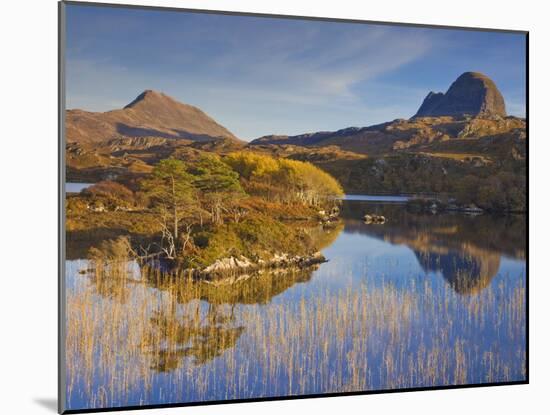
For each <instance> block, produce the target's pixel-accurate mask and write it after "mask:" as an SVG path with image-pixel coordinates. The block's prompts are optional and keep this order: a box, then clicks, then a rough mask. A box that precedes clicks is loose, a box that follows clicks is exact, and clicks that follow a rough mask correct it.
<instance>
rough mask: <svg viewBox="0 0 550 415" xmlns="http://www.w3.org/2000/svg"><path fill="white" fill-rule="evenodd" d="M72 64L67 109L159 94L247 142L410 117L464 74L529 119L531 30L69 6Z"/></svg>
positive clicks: (511, 111)
mask: <svg viewBox="0 0 550 415" xmlns="http://www.w3.org/2000/svg"><path fill="white" fill-rule="evenodd" d="M66 58H67V80H66V86H67V88H66V91H67V97H66V98H67V107H68V108H81V109H85V110H90V111H107V110H111V109H115V108H120V107H123V106H124V105H126V104H128V103H129V102H130V101H132V100H133V99H134V98H135V97H136V96H137V95H139V93H141V92H142V91H143V90H145V89H155V90H159V91H162V92H164V93H166V94H168V95H170V96H172V97H174V98H176V99H178V100H180V101H182V102H184V103H187V104H191V105H195V106H197V107H199V108H201V109H202V110H203V111H205V112H206V113H208V114H209V115H211V116H212V117H213V118H214V119H215V120H216V121H218V122H219V123H220V124H222V125H224V126H225V127H227V128H228V129H229V130H231V131H232V132H233V133H234V134H236V135H237V136H238V137H240V138H242V139H245V140H251V139H254V138H257V137H260V136H262V135H266V134H300V133H305V132H313V131H328V130H337V129H340V128H345V127H350V126H357V127H362V126H367V125H371V124H376V123H379V122H384V121H389V120H393V119H395V118H408V117H410V116H412V115H413V114H414V113H415V112H416V110H417V109H418V107H419V106H420V104H421V102H422V100H423V98H424V97H425V96H426V94H427V93H428V92H429V91H443V92H444V91H446V90H447V89H448V87H449V86H450V84H451V82H452V81H454V80H455V79H456V78H457V77H458V76H459V75H460V74H461V73H463V72H466V71H479V72H482V73H485V74H486V75H488V76H489V77H491V78H492V79H493V80H494V81H495V83H496V84H497V86H498V87H499V89H500V90H501V92H502V93H503V95H504V98H505V100H506V106H507V110H508V113H509V114H512V115H518V116H525V77H526V73H525V37H524V35H522V34H511V33H495V32H479V31H459V30H441V29H428V28H412V27H400V26H387V25H374V24H352V23H334V22H321V21H311V20H294V19H275V18H261V17H250V16H227V15H213V14H198V13H186V12H173V11H157V10H154V11H152V10H140V9H122V8H110V7H96V6H94V7H91V6H78V5H68V6H67V51H66Z"/></svg>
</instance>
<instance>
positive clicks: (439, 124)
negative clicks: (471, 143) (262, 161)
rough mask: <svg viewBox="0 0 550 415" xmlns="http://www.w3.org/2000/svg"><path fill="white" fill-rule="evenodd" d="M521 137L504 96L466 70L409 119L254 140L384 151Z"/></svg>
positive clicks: (488, 81) (519, 122)
mask: <svg viewBox="0 0 550 415" xmlns="http://www.w3.org/2000/svg"><path fill="white" fill-rule="evenodd" d="M483 137H492V138H498V137H502V138H512V139H514V138H517V139H524V138H525V120H523V119H521V118H517V117H512V116H506V109H505V103H504V98H503V97H502V94H501V93H500V91H499V90H498V88H497V87H496V85H495V84H494V82H493V81H492V80H491V79H489V78H488V77H487V76H486V75H483V74H480V73H477V72H466V73H464V74H462V75H461V76H459V77H458V78H457V79H456V80H455V81H454V82H453V83H452V85H451V86H450V88H449V90H448V91H447V92H446V93H445V94H443V93H441V92H440V93H435V92H430V93H429V94H428V95H427V96H426V98H425V99H424V101H423V103H422V105H421V106H420V108H419V110H418V111H417V113H416V114H415V115H414V116H413V117H412V118H411V119H408V120H407V119H396V120H393V121H390V122H385V123H382V124H376V125H372V126H369V127H361V128H359V127H349V128H343V129H340V130H337V131H332V132H327V131H322V132H316V133H306V134H299V135H294V136H285V135H268V136H263V137H260V138H257V139H255V140H253V141H251V142H250V144H249V145H250V146H255V145H264V146H265V145H287V144H288V145H298V146H305V147H324V146H338V147H340V148H341V149H342V150H346V151H353V152H357V153H363V154H368V153H375V154H380V153H386V152H390V151H393V150H403V149H408V148H412V147H415V146H416V147H418V146H426V145H430V144H432V143H437V142H443V141H448V140H453V139H478V138H483Z"/></svg>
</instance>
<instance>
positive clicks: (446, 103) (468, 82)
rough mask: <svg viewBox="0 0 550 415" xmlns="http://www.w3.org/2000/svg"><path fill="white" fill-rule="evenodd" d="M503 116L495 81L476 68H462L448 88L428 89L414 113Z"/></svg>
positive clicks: (501, 101)
mask: <svg viewBox="0 0 550 415" xmlns="http://www.w3.org/2000/svg"><path fill="white" fill-rule="evenodd" d="M461 115H473V116H501V117H505V116H506V107H505V104H504V98H503V97H502V94H501V93H500V91H499V90H498V88H497V86H496V85H495V83H494V82H493V81H492V80H491V79H490V78H489V77H487V76H486V75H483V74H481V73H479V72H465V73H463V74H462V75H460V76H459V77H458V78H457V79H456V81H454V82H453V83H452V85H451V87H450V88H449V90H448V91H447V92H446V93H445V94H443V93H441V92H437V93H436V92H430V93H429V94H428V95H427V96H426V98H425V99H424V101H423V102H422V105H421V106H420V108H419V109H418V112H417V113H416V114H415V116H414V117H441V116H461Z"/></svg>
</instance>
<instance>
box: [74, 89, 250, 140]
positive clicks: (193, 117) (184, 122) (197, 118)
mask: <svg viewBox="0 0 550 415" xmlns="http://www.w3.org/2000/svg"><path fill="white" fill-rule="evenodd" d="M66 115H67V117H66V137H67V138H66V139H67V142H69V143H71V142H77V143H102V142H108V141H109V140H113V139H123V138H136V137H149V138H153V139H154V138H165V139H179V140H188V141H190V142H196V141H198V142H206V141H213V140H230V141H232V142H238V143H242V141H241V140H239V139H238V138H237V137H236V136H235V135H233V133H231V132H230V131H229V130H228V129H226V128H225V127H223V126H222V125H220V124H218V123H217V122H216V121H215V120H214V119H212V118H211V117H210V116H208V115H207V114H206V113H204V112H203V111H201V110H200V109H199V108H197V107H194V106H192V105H187V104H183V103H181V102H178V101H176V100H175V99H174V98H172V97H169V96H168V95H165V94H164V93H161V92H157V91H153V90H145V91H144V92H142V93H141V94H140V95H138V96H137V97H136V98H135V99H134V100H133V101H132V102H131V103H129V104H128V105H126V106H125V107H124V108H122V109H117V110H112V111H107V112H89V111H83V110H79V109H73V110H67V113H66Z"/></svg>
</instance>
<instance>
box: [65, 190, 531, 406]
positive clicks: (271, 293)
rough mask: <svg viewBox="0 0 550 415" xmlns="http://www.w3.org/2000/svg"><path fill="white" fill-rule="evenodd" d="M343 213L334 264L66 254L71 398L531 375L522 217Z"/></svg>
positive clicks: (330, 242) (120, 399)
mask: <svg viewBox="0 0 550 415" xmlns="http://www.w3.org/2000/svg"><path fill="white" fill-rule="evenodd" d="M365 213H376V214H382V215H384V216H385V217H386V218H387V219H388V220H387V221H386V223H385V224H384V225H366V224H364V223H363V222H362V221H361V218H362V217H363V215H364V214H365ZM342 215H343V223H342V224H341V225H340V226H339V227H337V228H335V229H323V228H321V227H319V228H317V229H316V230H315V231H314V232H315V233H316V234H315V238H316V240H317V241H318V243H319V246H321V247H323V253H324V255H325V256H326V257H327V258H328V260H329V262H327V263H324V264H321V265H319V266H314V267H310V268H307V269H303V270H296V269H294V270H288V271H286V272H274V271H269V272H264V273H261V274H257V275H250V276H248V278H241V279H239V280H238V281H237V282H230V281H216V282H215V283H211V282H209V283H206V282H197V281H188V280H178V279H177V278H175V277H174V276H173V275H166V274H162V273H160V272H159V270H158V269H154V268H150V267H139V266H138V265H137V264H136V263H133V262H129V263H128V262H124V261H122V262H120V263H116V262H115V263H110V264H109V265H108V266H105V267H99V268H97V267H96V268H93V267H92V265H91V264H90V263H88V262H87V261H67V287H68V288H67V293H68V294H67V296H68V305H67V310H68V317H67V322H68V327H67V350H68V356H67V361H68V364H69V367H68V369H67V378H68V381H69V387H68V394H67V396H68V398H67V400H68V407H69V408H71V409H80V408H90V407H105V406H117V405H139V404H157V403H168V402H196V401H206V400H219V399H242V398H250V397H270V396H286V395H292V394H309V393H315V394H317V393H331V392H343V391H357V390H373V389H374V390H379V389H391V388H408V387H423V386H437V385H449V384H464V383H482V382H502V381H510V380H522V379H524V378H525V352H526V350H525V261H524V258H525V218H524V217H521V216H518V217H492V216H486V215H483V216H477V217H468V216H465V215H460V214H440V215H431V214H427V215H426V214H418V213H412V212H408V211H407V210H406V209H405V207H404V205H395V204H392V205H386V204H377V203H374V204H373V203H365V202H360V201H345V202H344V206H343V210H342ZM82 249H83V246H78V250H79V251H80V250H82ZM119 379H124V382H119V381H118V380H119ZM105 391H108V392H109V393H108V394H107V393H106V392H105Z"/></svg>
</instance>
